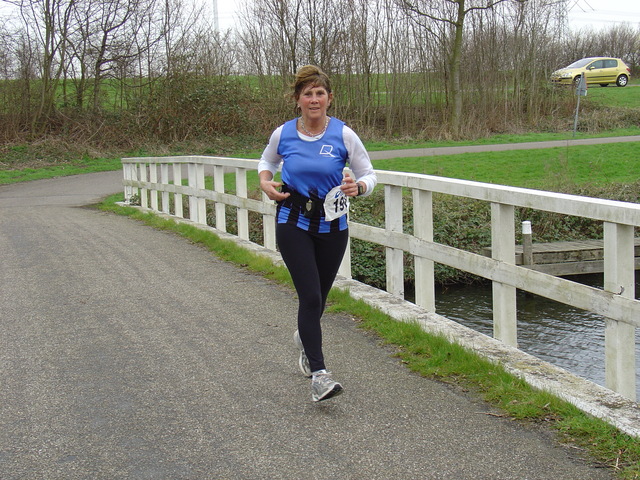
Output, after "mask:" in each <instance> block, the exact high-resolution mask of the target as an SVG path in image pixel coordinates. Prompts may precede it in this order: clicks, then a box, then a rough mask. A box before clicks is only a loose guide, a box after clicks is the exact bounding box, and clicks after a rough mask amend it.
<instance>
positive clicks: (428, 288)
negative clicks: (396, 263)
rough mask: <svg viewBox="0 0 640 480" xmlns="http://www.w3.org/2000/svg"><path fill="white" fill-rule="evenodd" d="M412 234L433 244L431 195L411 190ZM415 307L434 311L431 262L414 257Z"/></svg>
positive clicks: (432, 268)
mask: <svg viewBox="0 0 640 480" xmlns="http://www.w3.org/2000/svg"><path fill="white" fill-rule="evenodd" d="M413 234H414V236H415V237H417V238H419V239H421V240H426V241H427V242H433V194H432V193H431V192H427V191H425V190H419V189H414V190H413ZM415 276H416V279H415V285H416V305H418V306H420V307H422V308H424V309H426V310H427V311H428V312H435V311H436V293H435V288H436V285H435V274H434V264H433V260H429V259H428V258H424V257H415Z"/></svg>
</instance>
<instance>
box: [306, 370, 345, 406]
mask: <svg viewBox="0 0 640 480" xmlns="http://www.w3.org/2000/svg"><path fill="white" fill-rule="evenodd" d="M342 391H343V388H342V385H340V384H339V383H338V382H335V381H333V379H332V378H331V373H329V372H327V371H326V370H319V371H317V372H314V373H313V378H312V379H311V399H312V400H313V401H314V402H320V401H322V400H328V399H329V398H331V397H335V396H336V395H340V394H341V393H342Z"/></svg>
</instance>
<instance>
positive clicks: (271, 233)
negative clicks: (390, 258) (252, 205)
mask: <svg viewBox="0 0 640 480" xmlns="http://www.w3.org/2000/svg"><path fill="white" fill-rule="evenodd" d="M262 201H263V202H265V203H272V204H273V200H271V199H269V197H267V195H266V193H264V192H262ZM262 233H263V235H264V240H263V241H264V247H265V248H268V249H269V250H273V251H275V250H276V217H274V216H273V215H262Z"/></svg>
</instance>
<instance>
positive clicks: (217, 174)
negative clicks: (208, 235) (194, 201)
mask: <svg viewBox="0 0 640 480" xmlns="http://www.w3.org/2000/svg"><path fill="white" fill-rule="evenodd" d="M213 190H214V191H216V192H219V193H224V167H223V166H222V165H215V166H214V167H213ZM215 212H216V228H217V229H218V230H220V231H221V232H226V231H227V215H226V211H225V205H224V203H222V202H216V206H215Z"/></svg>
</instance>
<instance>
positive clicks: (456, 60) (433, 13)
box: [397, 0, 508, 134]
mask: <svg viewBox="0 0 640 480" xmlns="http://www.w3.org/2000/svg"><path fill="white" fill-rule="evenodd" d="M397 1H398V2H399V5H400V6H401V7H402V9H403V10H405V12H407V13H408V14H409V15H411V16H413V17H414V18H415V20H416V21H417V22H418V23H420V24H421V25H424V27H425V28H427V29H430V30H431V29H432V26H431V25H430V23H431V22H436V23H440V24H444V25H446V26H447V27H448V28H447V30H448V32H447V34H448V36H450V40H449V43H450V47H449V52H448V67H449V71H450V75H449V81H448V84H449V92H450V95H451V113H450V122H451V129H452V130H453V131H454V132H455V133H456V134H457V133H458V131H459V127H460V119H461V116H462V90H461V86H460V60H461V59H462V48H463V41H464V29H465V21H466V18H467V15H469V14H470V13H472V12H475V11H479V10H490V9H492V8H493V7H495V6H496V5H498V4H500V3H502V2H505V1H508V0H486V1H484V2H481V1H475V0H442V1H440V2H434V1H433V0H397Z"/></svg>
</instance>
